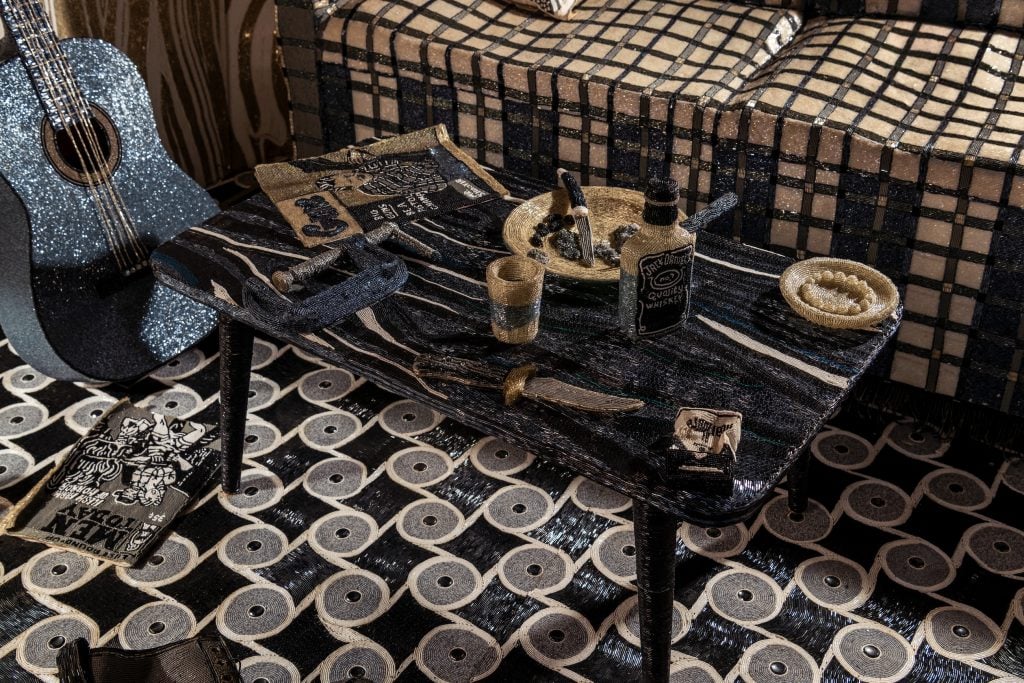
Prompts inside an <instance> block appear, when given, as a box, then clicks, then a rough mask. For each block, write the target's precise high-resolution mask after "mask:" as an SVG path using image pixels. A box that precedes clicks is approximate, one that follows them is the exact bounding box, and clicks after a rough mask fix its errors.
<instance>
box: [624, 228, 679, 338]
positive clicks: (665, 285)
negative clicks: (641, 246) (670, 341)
mask: <svg viewBox="0 0 1024 683" xmlns="http://www.w3.org/2000/svg"><path fill="white" fill-rule="evenodd" d="M692 267H693V245H692V244H690V245H687V246H685V247H679V248H678V249H672V250H670V251H660V252H657V253H654V254H647V255H646V256H643V257H641V258H640V260H639V261H638V262H637V269H636V271H637V272H636V333H637V336H640V337H652V336H655V335H659V334H664V333H665V332H670V331H672V330H674V329H676V328H678V327H680V326H681V325H682V324H683V319H684V318H685V317H686V311H687V307H688V306H689V305H690V301H689V299H690V296H689V285H690V273H691V270H692Z"/></svg>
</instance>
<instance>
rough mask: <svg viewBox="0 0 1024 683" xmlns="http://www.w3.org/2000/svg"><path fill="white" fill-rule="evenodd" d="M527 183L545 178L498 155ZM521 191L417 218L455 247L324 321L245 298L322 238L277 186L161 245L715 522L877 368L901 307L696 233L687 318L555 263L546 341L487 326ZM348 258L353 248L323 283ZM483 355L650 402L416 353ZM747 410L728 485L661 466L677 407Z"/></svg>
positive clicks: (506, 431)
mask: <svg viewBox="0 0 1024 683" xmlns="http://www.w3.org/2000/svg"><path fill="white" fill-rule="evenodd" d="M496 175H498V177H499V179H500V180H501V181H502V182H503V183H504V184H505V185H506V187H508V188H509V190H510V192H512V194H513V195H514V196H516V197H529V196H532V195H535V194H538V193H540V192H542V191H545V190H546V189H548V188H545V187H543V186H541V185H539V184H537V183H536V182H533V181H528V180H525V179H523V178H519V177H516V176H512V175H510V174H505V173H500V172H499V173H497V174H496ZM513 208H515V203H513V202H506V201H493V202H488V203H485V204H481V205H478V206H475V207H472V208H469V209H464V210H460V211H457V212H454V213H452V214H450V215H446V216H444V217H438V218H434V219H425V220H421V221H417V222H415V223H412V224H408V225H405V226H404V229H405V230H406V231H407V232H408V233H409V234H411V235H412V236H414V237H415V238H417V239H419V240H421V241H422V242H425V243H427V244H429V245H431V246H433V247H435V248H436V249H438V250H439V251H440V252H441V253H442V254H443V259H442V260H441V261H440V262H436V263H435V262H428V261H426V260H423V259H421V258H417V257H409V256H406V255H405V253H403V252H400V251H398V250H397V249H396V252H397V253H402V255H403V258H405V261H406V265H407V267H408V271H409V277H408V281H407V283H406V284H405V285H404V287H402V289H401V290H400V291H399V292H397V293H396V294H395V295H393V296H391V297H390V298H389V299H387V300H385V301H383V302H381V303H379V304H377V305H374V306H373V307H371V308H369V309H364V310H363V311H360V312H359V313H358V314H357V315H354V316H352V317H350V318H348V319H346V320H343V321H342V322H340V323H338V324H336V325H334V326H332V327H329V328H327V329H324V330H322V331H319V332H316V333H310V334H291V333H286V332H282V331H280V330H273V329H267V328H266V326H263V325H261V324H260V322H259V321H258V320H257V319H256V318H254V317H253V316H252V315H251V314H250V313H249V312H248V311H247V310H246V309H245V308H244V307H243V306H241V305H240V303H239V302H241V301H243V296H242V287H243V283H244V281H245V279H246V278H248V277H251V276H253V275H255V276H257V277H259V278H262V279H264V280H267V281H269V277H270V275H271V274H272V273H273V272H274V271H276V270H280V269H283V268H287V267H290V266H294V265H295V264H297V263H300V262H302V261H304V260H306V259H308V258H309V257H310V256H311V255H313V254H315V253H318V251H320V250H322V247H318V248H313V249H307V248H304V247H302V246H301V245H300V244H299V242H298V241H297V239H296V238H295V237H294V234H293V232H292V230H291V228H290V227H289V226H288V225H287V224H286V223H285V222H284V220H283V218H282V217H281V215H280V214H279V213H278V211H277V210H276V209H275V208H274V207H273V205H272V204H271V203H270V202H269V201H268V199H267V198H266V197H265V196H263V195H257V196H255V197H253V198H251V199H249V200H247V201H245V202H243V203H241V204H240V205H238V206H236V207H235V208H233V209H231V210H229V211H225V212H223V213H221V214H219V215H217V216H215V217H213V218H211V219H210V220H209V221H207V222H206V223H205V224H204V225H203V226H200V227H196V228H193V229H191V230H189V231H187V232H185V233H183V234H181V235H179V236H178V237H177V238H175V239H174V240H173V241H171V242H169V243H167V244H165V245H164V246H162V247H161V248H160V249H159V250H158V251H157V252H156V253H155V254H154V257H153V264H154V269H155V270H156V273H157V276H158V278H159V279H160V280H161V281H162V282H163V283H164V284H166V285H168V286H170V287H171V288H173V289H176V290H178V291H180V292H183V293H185V294H187V295H188V296H190V297H193V298H195V299H198V300H199V301H202V302H204V303H206V304H208V305H210V306H212V307H214V308H216V309H217V310H218V311H220V312H221V314H222V316H225V315H226V316H229V317H230V318H231V319H232V320H234V321H237V322H239V323H243V324H244V325H247V326H250V327H252V328H253V329H255V330H258V331H261V332H264V333H267V334H270V335H272V336H274V337H276V338H279V339H281V340H283V341H287V342H290V343H292V344H294V345H296V346H298V347H300V348H302V349H305V350H307V351H309V352H310V353H312V354H315V355H317V356H320V357H322V358H324V359H326V360H329V361H330V362H332V363H335V364H337V365H338V366H341V367H344V368H346V369H348V370H350V371H352V372H355V373H357V374H359V375H362V376H363V377H366V378H367V379H369V380H371V381H373V382H375V383H377V384H379V385H380V386H382V387H384V388H386V389H388V390H390V391H393V392H395V393H397V394H400V395H402V396H404V397H407V398H411V399H415V400H418V401H421V402H423V403H425V404H427V405H429V406H431V407H433V408H435V409H436V410H438V411H440V412H442V413H444V414H447V415H449V416H451V417H453V418H455V419H458V420H460V421H462V422H464V423H465V424H467V425H469V426H471V427H474V428H476V429H479V430H481V431H483V432H485V433H487V434H489V435H492V436H496V437H500V438H503V439H505V440H507V441H508V442H510V443H512V444H515V445H517V446H519V447H521V448H524V449H527V450H529V451H531V452H534V453H536V454H538V455H540V456H545V457H551V458H557V459H558V460H559V462H561V463H562V464H564V465H566V466H568V467H570V468H573V469H575V470H577V471H578V472H579V473H580V474H584V475H586V476H588V477H590V478H592V479H594V480H596V481H598V482H600V483H602V484H605V485H607V486H609V487H611V488H613V489H616V490H618V491H620V492H622V493H626V494H628V495H630V496H632V497H633V498H635V499H643V500H645V501H647V502H648V503H649V504H651V505H653V506H654V507H656V508H659V509H660V510H662V511H664V512H668V513H671V514H672V515H673V516H675V517H677V518H679V519H682V520H686V521H689V522H692V523H696V524H701V525H716V524H726V523H731V522H734V521H737V520H739V519H741V518H744V517H746V516H748V515H749V514H751V513H752V512H753V511H754V510H755V509H756V507H757V506H758V504H759V503H761V502H762V501H763V500H764V499H765V498H766V497H767V496H768V495H769V494H770V493H771V492H772V489H773V488H774V487H775V486H776V485H777V484H778V483H779V482H780V480H781V479H782V478H783V477H784V476H785V474H786V472H787V470H789V468H790V467H791V466H793V465H794V463H795V462H796V461H797V459H798V456H799V455H800V454H801V452H802V451H803V450H804V448H805V446H806V445H807V443H808V440H809V439H810V438H811V437H812V436H813V435H814V434H815V433H816V432H817V431H818V429H819V428H820V426H821V425H822V423H823V422H824V420H825V419H826V418H827V417H829V416H830V414H831V413H832V412H833V411H834V409H835V408H836V407H837V406H838V405H839V403H840V402H841V401H842V400H843V398H844V397H845V396H846V395H847V393H848V392H849V390H850V389H851V387H852V385H853V384H854V382H855V381H856V380H857V378H858V377H859V376H860V375H861V374H862V373H863V372H864V371H865V370H866V369H867V368H868V366H869V365H870V364H871V362H872V360H873V359H874V358H875V356H876V355H877V354H878V353H879V352H880V351H881V350H882V348H883V347H884V345H885V343H886V342H887V340H888V339H889V338H890V337H891V336H892V334H893V333H894V332H895V330H896V328H897V326H898V323H899V312H897V313H896V314H895V315H894V316H893V317H891V318H889V319H887V320H886V321H885V322H883V323H882V324H881V326H880V329H879V331H877V332H867V331H859V330H857V331H852V330H833V329H825V328H821V327H817V326H814V325H812V324H811V323H809V322H807V321H805V320H803V319H802V318H800V317H798V316H797V315H796V314H795V313H794V312H793V311H792V310H791V309H790V308H789V306H788V305H787V304H786V303H785V301H784V300H783V298H782V295H781V293H780V292H779V286H778V285H779V275H780V274H781V273H782V271H783V270H784V269H785V268H786V267H787V266H788V265H789V264H790V263H791V261H790V259H788V258H786V257H783V256H780V255H777V254H773V253H770V252H766V251H762V250H759V249H754V248H750V247H746V246H742V245H739V244H736V243H732V242H728V241H725V240H723V239H721V238H718V237H716V236H713V235H710V234H703V233H702V234H700V236H699V238H698V241H697V251H698V258H697V260H696V263H695V267H694V282H695V291H694V294H693V297H692V303H691V308H690V317H689V319H688V321H687V322H686V324H685V325H684V328H683V330H682V331H680V332H678V333H674V334H670V335H668V336H665V337H662V338H659V339H655V340H650V341H641V342H639V343H635V344H634V343H631V342H630V341H628V340H627V339H626V337H625V336H623V335H622V334H620V333H619V332H618V325H617V301H618V299H617V296H618V295H617V289H616V286H615V284H614V283H613V284H593V285H581V284H579V283H572V282H566V281H561V280H559V279H556V278H554V277H552V276H550V275H549V276H548V278H547V280H546V283H545V288H544V294H543V307H542V312H541V329H540V333H539V335H538V336H537V338H536V340H535V341H534V342H533V343H530V344H527V345H523V346H508V345H503V344H500V343H499V342H497V340H495V338H494V337H493V336H492V335H491V333H490V328H489V324H490V323H489V321H490V317H489V303H488V299H487V290H486V284H485V274H484V273H485V269H486V266H487V264H488V263H489V262H490V261H492V260H493V259H495V258H497V257H499V256H502V255H505V254H507V253H508V252H507V250H506V248H505V246H504V244H503V242H502V238H501V229H502V225H503V223H504V219H505V217H506V216H507V215H508V213H509V212H510V211H511V210H512V209H513ZM345 276H346V274H345V272H344V264H343V263H342V264H341V265H340V266H339V267H338V268H336V269H333V270H332V271H331V272H330V273H329V274H328V275H327V276H325V281H324V282H323V283H322V285H323V286H327V285H329V284H331V283H332V282H336V281H340V280H341V279H343V278H344V277H345ZM425 352H429V353H438V354H448V355H453V356H458V357H462V358H472V359H476V360H483V361H486V362H488V363H491V364H494V365H496V366H502V367H504V368H507V369H511V368H513V367H516V366H519V365H522V364H524V363H528V362H530V363H535V364H536V365H537V366H538V367H539V368H540V371H541V374H542V375H546V376H551V377H556V378H558V379H561V380H564V381H566V382H569V383H572V384H575V385H578V386H582V387H586V388H589V389H594V390H599V391H603V392H605V393H609V394H614V395H618V396H625V397H634V398H639V399H642V400H643V401H645V402H646V407H645V408H643V409H642V410H640V411H638V412H635V413H621V414H617V415H611V416H609V415H599V414H595V413H587V412H582V411H578V410H573V409H569V408H559V407H555V406H551V405H544V404H540V403H537V402H528V401H521V402H519V403H518V404H516V405H515V406H513V407H505V406H504V405H503V403H502V397H501V393H500V392H497V391H492V390H488V389H481V388H475V387H471V386H464V385H461V384H455V383H448V382H441V381H437V380H424V379H420V378H418V377H417V376H416V375H415V374H414V373H413V371H412V365H413V360H414V359H415V358H416V356H417V355H418V354H420V353H425ZM684 406H685V407H706V408H716V409H729V410H736V411H739V412H740V413H742V415H743V428H742V442H741V444H740V448H739V454H738V458H737V462H736V466H735V471H734V483H733V486H732V488H731V490H726V491H721V490H719V491H711V490H707V489H706V488H704V487H693V486H689V485H687V484H686V483H685V482H676V483H670V482H666V481H664V479H663V477H662V476H661V473H662V472H664V471H666V467H667V464H666V461H665V451H664V445H663V444H664V437H666V436H667V435H670V434H671V433H672V429H673V421H674V418H675V416H676V412H677V410H678V409H679V408H680V407H684Z"/></svg>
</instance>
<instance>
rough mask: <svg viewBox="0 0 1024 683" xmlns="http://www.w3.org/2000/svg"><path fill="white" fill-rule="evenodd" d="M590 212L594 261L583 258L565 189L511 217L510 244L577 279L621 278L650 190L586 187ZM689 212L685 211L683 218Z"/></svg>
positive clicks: (555, 271) (524, 206)
mask: <svg viewBox="0 0 1024 683" xmlns="http://www.w3.org/2000/svg"><path fill="white" fill-rule="evenodd" d="M583 196H584V197H585V198H586V200H587V207H588V208H589V210H590V215H589V218H590V232H591V240H592V241H593V244H594V257H595V258H594V265H593V266H587V265H585V264H584V263H583V261H582V260H581V258H582V252H581V251H580V247H579V233H578V232H577V230H576V222H575V220H574V219H573V217H572V209H571V207H570V206H569V196H568V194H566V192H565V190H564V189H557V190H555V191H554V192H545V193H544V194H542V195H538V196H536V197H533V198H532V199H529V200H527V201H525V202H523V203H522V204H520V205H519V206H517V207H516V208H515V210H513V211H512V213H510V214H509V216H508V218H506V219H505V228H504V231H503V236H504V239H505V245H506V246H507V247H508V248H509V250H510V251H512V253H514V254H519V255H521V256H527V257H529V258H533V259H536V260H537V261H540V262H541V263H543V264H544V267H545V268H546V269H547V272H548V273H550V274H552V275H556V276H561V277H563V278H567V279H571V280H586V281H590V282H618V280H619V252H620V250H621V249H622V243H623V242H625V241H626V240H627V239H629V238H630V237H631V236H632V235H633V234H635V233H636V232H637V231H638V230H639V229H640V228H639V227H638V226H637V225H636V223H637V222H639V221H640V219H641V217H642V215H643V212H644V193H643V192H637V191H636V190H627V189H624V188H619V187H603V186H592V187H584V188H583ZM683 218H684V216H683V215H682V214H680V216H679V219H680V220H682V219H683Z"/></svg>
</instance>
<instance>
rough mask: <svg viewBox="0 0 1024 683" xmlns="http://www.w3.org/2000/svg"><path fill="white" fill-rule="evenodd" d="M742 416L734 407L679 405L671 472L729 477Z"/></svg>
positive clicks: (695, 477)
mask: <svg viewBox="0 0 1024 683" xmlns="http://www.w3.org/2000/svg"><path fill="white" fill-rule="evenodd" d="M742 430H743V415H742V414H740V413H738V412H736V411H734V410H713V409H710V408H681V409H680V410H679V412H678V413H677V414H676V420H675V429H674V434H673V443H672V446H671V448H670V451H671V456H672V457H671V459H670V461H669V462H670V463H671V468H672V470H673V471H672V472H670V473H669V474H670V475H673V476H682V477H690V478H694V479H702V480H710V481H716V480H731V479H732V470H733V465H734V463H735V462H736V452H737V450H738V449H739V446H740V436H741V434H742Z"/></svg>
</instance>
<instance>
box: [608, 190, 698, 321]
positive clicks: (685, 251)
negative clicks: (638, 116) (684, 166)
mask: <svg viewBox="0 0 1024 683" xmlns="http://www.w3.org/2000/svg"><path fill="white" fill-rule="evenodd" d="M678 203H679V185H678V184H677V183H676V181H675V180H672V179H671V178H667V179H664V180H663V179H658V178H654V179H651V180H650V182H649V183H648V185H647V192H646V194H645V195H644V213H643V220H642V221H641V222H640V232H638V233H637V234H636V235H634V236H633V237H631V238H630V239H629V240H627V241H626V243H625V244H624V245H623V246H622V258H621V261H620V267H621V273H622V275H621V279H620V280H619V324H620V327H621V329H622V331H623V333H625V334H626V335H627V336H628V337H630V338H631V339H634V340H636V339H642V338H645V337H655V336H659V335H662V334H666V333H668V332H671V331H673V330H676V329H679V327H681V326H682V324H683V320H685V319H686V314H687V308H688V307H689V299H690V277H691V272H692V269H693V252H694V247H695V244H696V241H697V238H696V235H694V234H691V233H689V232H687V231H686V229H685V228H683V227H682V226H680V225H679V209H678Z"/></svg>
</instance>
